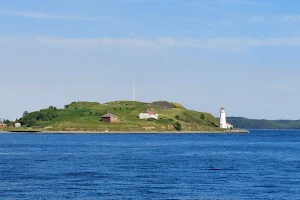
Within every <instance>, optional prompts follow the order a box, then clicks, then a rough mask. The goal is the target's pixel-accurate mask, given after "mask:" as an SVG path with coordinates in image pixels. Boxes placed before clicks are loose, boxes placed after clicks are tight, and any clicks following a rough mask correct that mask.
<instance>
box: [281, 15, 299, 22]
mask: <svg viewBox="0 0 300 200" xmlns="http://www.w3.org/2000/svg"><path fill="white" fill-rule="evenodd" d="M282 20H283V21H300V15H284V16H282Z"/></svg>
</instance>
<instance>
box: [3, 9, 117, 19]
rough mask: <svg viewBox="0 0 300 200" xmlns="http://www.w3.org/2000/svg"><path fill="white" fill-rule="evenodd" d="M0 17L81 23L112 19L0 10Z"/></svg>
mask: <svg viewBox="0 0 300 200" xmlns="http://www.w3.org/2000/svg"><path fill="white" fill-rule="evenodd" d="M0 15H9V16H19V17H26V18H36V19H60V20H82V21H96V20H107V19H112V17H108V16H95V17H91V16H79V15H59V14H49V13H42V12H31V11H28V12H27V11H8V10H0Z"/></svg>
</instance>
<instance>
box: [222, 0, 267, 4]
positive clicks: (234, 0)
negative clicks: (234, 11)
mask: <svg viewBox="0 0 300 200" xmlns="http://www.w3.org/2000/svg"><path fill="white" fill-rule="evenodd" d="M219 3H221V4H244V5H261V4H264V3H265V2H262V1H258V0H257V1H254V0H219Z"/></svg>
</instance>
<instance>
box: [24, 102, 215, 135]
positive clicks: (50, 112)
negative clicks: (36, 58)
mask: <svg viewBox="0 0 300 200" xmlns="http://www.w3.org/2000/svg"><path fill="white" fill-rule="evenodd" d="M147 109H153V110H155V111H156V112H157V113H158V115H159V119H158V120H155V121H147V120H141V119H139V118H138V116H139V113H141V112H145V111H146V110H147ZM108 111H109V112H111V113H113V114H115V115H117V116H118V117H120V120H121V122H120V123H119V124H111V123H107V122H102V121H100V118H101V116H102V115H104V114H106V113H107V112H108ZM19 121H20V122H21V123H22V125H24V126H25V127H29V128H33V129H40V130H48V131H105V130H108V131H175V128H174V124H175V123H176V122H179V123H180V124H181V125H182V131H218V130H220V129H219V128H218V127H216V124H218V123H219V122H218V120H217V119H216V118H215V117H213V116H212V115H211V114H209V113H203V112H196V111H192V110H187V109H186V108H184V107H183V106H182V105H181V104H178V103H169V102H158V103H151V104H149V103H144V102H137V101H114V102H108V103H105V104H100V103H97V102H73V103H71V104H69V105H66V106H65V108H64V109H56V108H55V107H49V108H48V109H43V110H40V111H36V112H33V113H29V114H27V115H26V116H24V117H23V118H21V119H19Z"/></svg>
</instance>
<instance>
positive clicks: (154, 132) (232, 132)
mask: <svg viewBox="0 0 300 200" xmlns="http://www.w3.org/2000/svg"><path fill="white" fill-rule="evenodd" d="M1 133H11V134H13V133H15V134H16V133H31V134H245V133H250V131H248V130H225V131H111V132H109V131H108V132H106V131H30V130H20V131H18V130H15V131H14V130H13V131H4V130H1V131H0V134H1Z"/></svg>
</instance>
